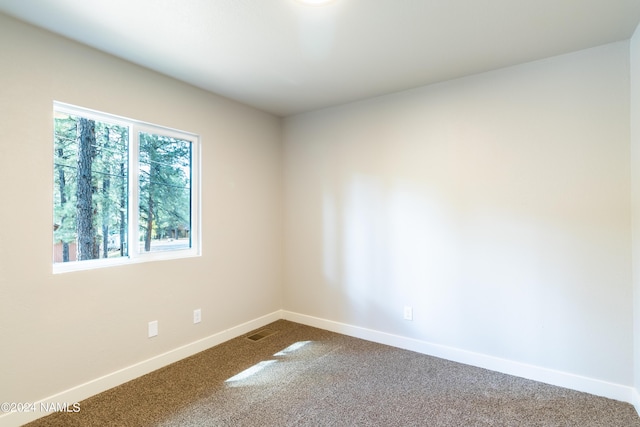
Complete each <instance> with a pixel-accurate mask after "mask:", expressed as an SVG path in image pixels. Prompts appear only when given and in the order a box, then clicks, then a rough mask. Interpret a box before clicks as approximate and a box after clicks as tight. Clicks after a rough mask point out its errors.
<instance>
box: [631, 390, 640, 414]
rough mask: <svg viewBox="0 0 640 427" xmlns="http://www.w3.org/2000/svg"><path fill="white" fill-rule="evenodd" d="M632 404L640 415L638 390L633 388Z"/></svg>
mask: <svg viewBox="0 0 640 427" xmlns="http://www.w3.org/2000/svg"><path fill="white" fill-rule="evenodd" d="M632 404H633V406H634V407H635V408H636V412H637V413H638V416H640V390H638V389H637V388H636V389H633V402H632Z"/></svg>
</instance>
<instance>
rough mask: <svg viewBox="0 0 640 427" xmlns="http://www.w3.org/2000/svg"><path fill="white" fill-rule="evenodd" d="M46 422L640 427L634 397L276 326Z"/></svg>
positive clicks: (169, 426) (170, 426)
mask: <svg viewBox="0 0 640 427" xmlns="http://www.w3.org/2000/svg"><path fill="white" fill-rule="evenodd" d="M262 329H270V330H271V331H272V332H274V333H273V334H272V335H269V336H267V337H265V338H263V339H261V340H259V341H255V342H254V341H251V340H249V339H248V338H247V336H249V335H252V334H247V335H246V336H243V337H239V338H236V339H233V340H231V341H228V342H226V343H224V344H221V345H219V346H216V347H213V348H211V349H209V350H207V351H204V352H202V353H199V354H197V355H195V356H192V357H190V358H187V359H185V360H182V361H180V362H178V363H175V364H173V365H170V366H168V367H165V368H163V369H160V370H158V371H155V372H153V373H151V374H148V375H146V376H144V377H141V378H138V379H136V380H134V381H131V382H129V383H126V384H123V385H121V386H119V387H116V388H114V389H111V390H109V391H106V392H104V393H102V394H99V395H97V396H94V397H92V398H90V399H87V400H85V401H82V402H80V404H81V411H80V412H79V413H55V414H52V415H49V416H47V417H45V418H41V419H40V420H37V421H35V422H33V423H30V424H28V426H29V427H45V426H47V427H48V426H82V427H85V426H96V427H97V426H100V427H102V426H119V427H122V426H135V427H143V426H158V427H177V426H193V427H202V426H234V427H235V426H251V427H254V426H434V427H438V426H581V427H586V426H606V427H615V426H619V427H640V417H638V415H637V413H636V412H635V410H634V409H633V407H632V406H631V405H629V404H626V403H622V402H618V401H615V400H610V399H605V398H601V397H596V396H592V395H589V394H585V393H579V392H576V391H572V390H567V389H563V388H560V387H554V386H550V385H546V384H541V383H537V382H535V381H530V380H525V379H522V378H517V377H513V376H509V375H504V374H500V373H496V372H492V371H488V370H485V369H481V368H475V367H471V366H467V365H463V364H459V363H455V362H450V361H446V360H443V359H438V358H434V357H430V356H425V355H422V354H418V353H414V352H411V351H406V350H400V349H397V348H393V347H389V346H385V345H380V344H375V343H372V342H368V341H364V340H359V339H356V338H351V337H347V336H344V335H339V334H335V333H332V332H328V331H324V330H321V329H316V328H311V327H308V326H304V325H299V324H296V323H292V322H288V321H285V320H280V321H277V322H275V323H273V324H271V325H269V326H267V327H265V328H262Z"/></svg>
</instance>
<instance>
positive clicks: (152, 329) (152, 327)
mask: <svg viewBox="0 0 640 427" xmlns="http://www.w3.org/2000/svg"><path fill="white" fill-rule="evenodd" d="M156 335H158V321H157V320H154V321H152V322H149V338H151V337H155V336H156Z"/></svg>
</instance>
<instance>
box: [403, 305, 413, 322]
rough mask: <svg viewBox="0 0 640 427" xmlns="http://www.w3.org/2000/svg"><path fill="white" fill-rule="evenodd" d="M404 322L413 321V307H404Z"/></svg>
mask: <svg viewBox="0 0 640 427" xmlns="http://www.w3.org/2000/svg"><path fill="white" fill-rule="evenodd" d="M404 320H413V307H411V306H408V305H405V306H404Z"/></svg>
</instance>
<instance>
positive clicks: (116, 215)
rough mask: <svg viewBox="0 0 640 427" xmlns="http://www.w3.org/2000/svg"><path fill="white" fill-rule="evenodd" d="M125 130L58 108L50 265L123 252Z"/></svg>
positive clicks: (112, 256)
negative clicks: (52, 255)
mask: <svg viewBox="0 0 640 427" xmlns="http://www.w3.org/2000/svg"><path fill="white" fill-rule="evenodd" d="M128 141H129V129H128V128H127V127H126V126H120V125H116V124H112V123H107V122H101V121H96V120H91V119H88V118H86V117H81V116H75V115H71V114H67V113H64V112H62V111H56V112H55V116H54V190H53V193H54V224H53V230H54V231H53V246H54V263H60V262H69V261H83V260H90V259H98V258H115V257H123V256H127V247H126V242H127V203H128V175H129V173H128Z"/></svg>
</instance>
